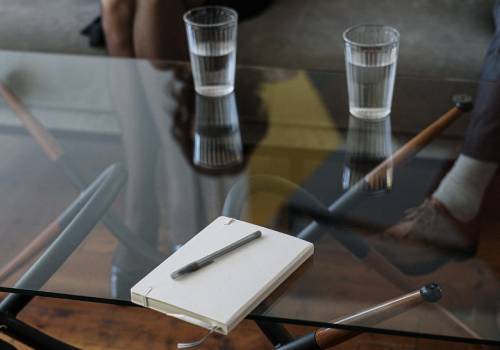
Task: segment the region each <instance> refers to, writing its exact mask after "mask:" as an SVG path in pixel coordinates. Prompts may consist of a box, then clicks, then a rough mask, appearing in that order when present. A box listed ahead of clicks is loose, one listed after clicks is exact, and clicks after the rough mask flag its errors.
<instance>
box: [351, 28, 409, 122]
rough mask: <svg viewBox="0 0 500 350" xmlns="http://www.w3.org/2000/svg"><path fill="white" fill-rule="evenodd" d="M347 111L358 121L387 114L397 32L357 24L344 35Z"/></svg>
mask: <svg viewBox="0 0 500 350" xmlns="http://www.w3.org/2000/svg"><path fill="white" fill-rule="evenodd" d="M343 38H344V43H345V63H346V74H347V89H348V93H349V112H350V113H351V114H352V115H354V116H356V117H359V118H372V119H373V118H383V117H385V116H387V115H388V114H390V112H391V104H392V94H393V90H394V79H395V76H396V64H397V60H398V48H399V32H398V31H397V30H396V29H394V28H392V27H388V26H382V25H359V26H354V27H351V28H349V29H347V30H346V31H345V32H344V34H343Z"/></svg>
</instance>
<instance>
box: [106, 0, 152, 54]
mask: <svg viewBox="0 0 500 350" xmlns="http://www.w3.org/2000/svg"><path fill="white" fill-rule="evenodd" d="M140 1H143V0H140ZM101 5H102V21H103V27H104V32H105V34H106V44H107V47H108V51H109V54H110V55H111V56H118V57H134V55H135V50H134V46H133V27H134V26H133V24H134V12H135V0H101Z"/></svg>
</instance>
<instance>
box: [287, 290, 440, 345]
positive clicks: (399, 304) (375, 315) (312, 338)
mask: <svg viewBox="0 0 500 350" xmlns="http://www.w3.org/2000/svg"><path fill="white" fill-rule="evenodd" d="M439 299H441V288H440V287H439V286H438V285H436V284H428V285H426V286H424V287H422V288H420V289H418V290H416V291H413V292H411V293H408V294H405V295H402V296H400V297H397V298H394V299H391V300H388V301H386V302H383V303H381V304H378V305H375V306H372V307H370V308H368V309H366V310H362V311H360V312H358V313H355V314H353V315H349V316H345V317H342V318H340V319H338V320H333V321H331V322H329V323H332V324H336V325H340V327H342V326H343V328H344V327H345V328H344V329H338V328H336V329H334V328H321V329H318V330H316V331H315V332H312V333H309V334H307V335H305V336H303V337H301V338H299V339H297V340H295V341H293V342H291V343H289V344H286V345H284V346H282V347H279V349H280V350H311V349H328V348H330V347H332V346H335V345H338V344H341V343H343V342H345V341H347V340H349V339H351V338H353V337H355V336H357V335H359V334H360V333H361V332H362V331H361V330H355V329H352V328H355V327H356V326H357V327H368V326H373V325H376V324H378V323H380V322H383V321H385V320H388V319H390V318H391V317H394V316H397V315H400V314H402V313H403V312H405V311H407V310H410V309H412V308H414V307H416V306H418V305H420V304H422V303H423V302H431V303H434V302H436V301H438V300H439ZM349 327H352V328H351V329H349Z"/></svg>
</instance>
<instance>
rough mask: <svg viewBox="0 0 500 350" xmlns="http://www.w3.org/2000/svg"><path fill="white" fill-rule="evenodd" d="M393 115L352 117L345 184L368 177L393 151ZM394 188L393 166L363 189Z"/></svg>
mask: <svg viewBox="0 0 500 350" xmlns="http://www.w3.org/2000/svg"><path fill="white" fill-rule="evenodd" d="M390 119H391V118H390V116H386V117H384V118H380V119H371V120H370V119H362V118H357V117H355V116H352V115H350V116H349V130H348V132H347V145H346V159H345V163H344V171H343V174H342V187H343V189H344V190H347V189H349V188H350V187H351V186H353V185H354V184H355V183H357V182H358V181H361V180H363V179H364V177H365V175H367V174H368V173H370V171H372V170H373V169H374V168H375V167H376V166H377V165H379V164H380V163H382V162H383V161H384V160H386V159H387V158H388V157H389V156H390V155H391V154H392V140H391V121H390ZM391 188H392V166H390V167H388V168H387V169H386V171H385V173H384V174H382V175H381V176H378V177H376V178H375V181H370V182H365V183H364V185H363V190H364V191H366V192H370V193H377V192H384V191H389V190H390V189H391Z"/></svg>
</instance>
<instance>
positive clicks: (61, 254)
mask: <svg viewBox="0 0 500 350" xmlns="http://www.w3.org/2000/svg"><path fill="white" fill-rule="evenodd" d="M125 181H126V171H125V169H124V167H123V166H122V165H117V164H113V165H111V166H109V167H108V168H107V169H106V170H104V171H103V172H102V173H101V174H100V175H99V176H98V177H97V179H95V180H94V182H92V184H90V186H89V187H88V188H87V189H86V190H85V191H84V192H83V193H82V194H81V195H80V196H79V197H78V198H77V199H76V201H75V202H78V203H77V204H78V205H76V206H77V207H80V204H83V203H84V204H83V206H81V210H80V211H78V212H75V216H74V218H73V219H72V220H71V222H70V223H69V224H68V225H67V226H66V228H65V229H64V230H63V231H62V232H61V234H60V235H59V236H58V237H57V238H56V239H55V241H54V242H52V244H51V245H50V246H49V247H48V248H47V250H46V251H45V252H44V253H43V254H42V255H41V256H40V257H39V258H38V259H37V260H36V261H35V263H34V264H33V265H32V266H31V267H30V268H29V269H28V271H26V272H25V273H24V274H23V276H22V277H21V278H20V279H19V280H18V281H17V283H16V284H15V285H14V288H18V289H26V290H38V289H40V288H41V287H42V286H43V285H44V284H45V283H46V282H47V281H48V280H49V279H50V278H51V277H52V275H53V274H54V273H55V272H56V271H57V270H58V269H59V267H61V265H62V264H63V263H64V262H65V261H66V259H67V258H68V257H69V256H70V255H71V254H72V253H73V252H74V251H75V249H77V248H78V246H79V245H80V243H81V242H82V241H83V240H84V239H85V238H86V237H87V235H88V234H89V233H90V232H91V231H92V229H93V228H94V227H95V225H96V224H97V222H98V221H99V220H100V219H101V217H102V216H103V215H104V214H105V213H106V211H107V210H108V209H109V207H110V206H111V204H112V203H113V200H114V199H115V197H116V196H117V195H118V193H119V192H120V190H121V188H122V187H123V185H124V183H125ZM32 299H33V296H32V295H22V294H9V295H8V296H7V297H6V298H5V299H4V300H3V301H2V302H1V303H0V324H3V325H4V326H5V327H4V328H3V329H1V331H3V332H4V333H6V334H8V335H10V336H12V337H13V338H15V339H18V340H19V341H21V342H23V343H26V344H28V345H30V346H33V347H35V348H36V349H48V350H50V349H76V348H75V347H72V346H70V345H66V344H64V343H63V342H60V341H58V340H57V339H54V338H52V337H50V336H47V335H46V334H44V333H43V332H40V331H38V330H36V329H35V328H33V327H31V326H29V325H27V324H25V323H23V322H21V321H19V320H17V319H16V318H15V317H16V315H17V314H18V313H19V312H20V311H21V310H22V309H23V308H24V307H25V306H26V305H27V304H28V303H29V302H30V301H31V300H32Z"/></svg>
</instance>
